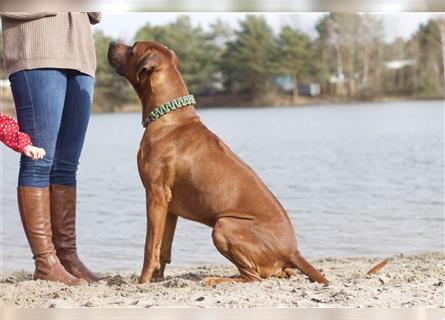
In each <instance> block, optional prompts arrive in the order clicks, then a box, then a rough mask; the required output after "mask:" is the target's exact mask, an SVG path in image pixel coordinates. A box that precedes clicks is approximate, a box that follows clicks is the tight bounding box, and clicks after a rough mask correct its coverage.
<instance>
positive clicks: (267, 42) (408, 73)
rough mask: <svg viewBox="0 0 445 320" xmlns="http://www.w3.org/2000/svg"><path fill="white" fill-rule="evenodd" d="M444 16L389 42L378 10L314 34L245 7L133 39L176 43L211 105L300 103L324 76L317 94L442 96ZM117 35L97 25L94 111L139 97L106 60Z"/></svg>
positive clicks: (147, 29) (324, 25)
mask: <svg viewBox="0 0 445 320" xmlns="http://www.w3.org/2000/svg"><path fill="white" fill-rule="evenodd" d="M295 19H298V16H295ZM444 24H445V22H444V20H440V19H430V20H429V21H428V22H427V23H425V24H421V25H419V27H418V29H417V30H416V32H415V33H414V34H413V35H412V36H411V38H410V39H407V40H404V39H402V38H397V39H395V40H394V41H392V42H390V43H388V42H386V41H385V39H384V38H385V32H384V26H383V22H382V20H381V19H380V18H379V16H378V15H369V14H338V13H330V14H327V15H325V16H323V17H322V18H321V19H320V20H319V21H318V23H317V24H316V37H312V38H311V37H310V36H309V35H308V34H305V33H304V32H302V31H300V30H299V29H298V28H295V27H293V26H292V25H287V26H283V27H282V28H281V29H280V30H279V32H273V30H272V28H271V27H270V26H269V25H268V23H267V21H266V20H265V18H264V16H262V15H247V16H246V17H245V19H244V20H242V21H240V24H239V28H238V29H236V30H234V29H232V28H231V27H230V26H229V25H228V24H226V23H225V22H224V21H223V20H220V19H218V20H215V22H214V23H213V24H212V25H211V26H210V28H209V30H204V29H203V28H202V27H200V26H193V24H192V23H191V21H190V18H189V17H188V16H187V15H184V16H180V17H178V18H177V20H176V21H174V22H172V23H169V24H165V25H162V26H154V25H151V24H150V23H147V24H145V25H144V26H143V27H141V28H140V29H139V30H138V31H137V32H136V34H135V35H134V37H133V40H134V41H144V40H150V41H159V42H161V43H163V44H165V45H167V46H168V47H169V48H171V49H172V50H174V51H175V52H176V54H177V55H178V57H179V58H180V60H181V73H182V75H183V77H184V81H185V82H186V84H187V86H188V88H189V91H190V92H191V93H193V94H195V95H197V96H201V97H207V100H206V101H209V103H208V105H210V106H211V105H212V101H213V100H212V99H214V100H215V99H219V100H221V99H222V104H223V105H239V104H242V103H245V102H246V101H249V100H250V101H255V102H256V104H268V105H276V104H282V103H283V101H287V102H286V103H291V104H292V103H298V101H299V99H300V98H301V97H300V96H299V85H300V84H303V83H317V84H320V85H321V88H322V90H321V96H320V97H319V99H323V98H326V99H331V98H336V95H337V94H338V91H332V90H330V89H329V88H331V87H332V86H345V85H348V86H352V85H353V88H354V90H353V91H348V92H349V94H347V95H346V96H344V97H343V98H344V99H372V98H376V97H377V98H378V97H384V96H408V97H415V98H419V97H420V98H437V97H443V96H444V91H445V90H444V86H445V81H444V61H443V54H444V45H445V44H444V43H443V41H444V40H442V38H444V39H445V35H444V32H445V26H444ZM113 40H118V39H113V38H111V37H110V36H108V35H106V34H105V33H104V32H102V31H97V32H95V41H96V52H97V61H98V66H97V74H96V96H95V110H96V111H119V110H121V109H122V108H124V107H125V106H128V105H131V104H137V101H136V96H135V94H134V93H133V91H132V89H131V88H130V86H129V84H128V83H127V81H126V80H125V79H124V78H122V77H119V76H118V75H116V74H115V73H114V71H113V70H112V69H111V67H110V66H109V65H108V62H107V50H108V44H109V42H110V41H113ZM0 49H1V50H3V48H2V42H0ZM2 65H3V64H2ZM280 77H281V78H283V77H285V78H286V79H288V80H289V81H290V82H289V83H290V84H291V88H283V87H282V86H280V85H279V82H278V81H277V79H279V78H280ZM348 88H349V89H350V88H351V87H348ZM349 89H348V90H349ZM271 94H272V99H271V98H270V97H271ZM233 97H235V98H233ZM236 97H240V99H236ZM241 97H242V99H241ZM282 98H285V99H284V100H283V99H282ZM286 99H287V100H286ZM244 105H245V104H244Z"/></svg>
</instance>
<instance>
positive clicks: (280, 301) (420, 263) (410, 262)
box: [0, 252, 445, 308]
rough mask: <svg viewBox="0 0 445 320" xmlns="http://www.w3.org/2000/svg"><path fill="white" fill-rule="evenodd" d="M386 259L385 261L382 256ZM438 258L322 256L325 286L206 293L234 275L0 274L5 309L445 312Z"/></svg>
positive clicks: (287, 284) (284, 282) (203, 270)
mask: <svg viewBox="0 0 445 320" xmlns="http://www.w3.org/2000/svg"><path fill="white" fill-rule="evenodd" d="M385 258H387V257H385ZM444 258H445V254H443V253H433V252H429V253H423V254H418V255H409V256H408V255H406V256H405V255H397V256H394V257H390V261H389V263H388V264H387V265H386V266H385V267H384V268H383V269H382V270H381V271H380V272H379V273H377V274H376V275H372V276H369V275H367V274H366V273H367V271H368V270H369V269H371V268H372V267H373V266H374V265H375V264H377V263H379V262H380V261H382V260H383V258H369V257H359V258H324V259H319V260H314V261H312V263H313V264H314V265H315V266H316V267H317V268H318V269H321V271H322V273H323V274H325V275H326V276H327V277H328V278H329V280H330V281H331V284H330V285H327V286H326V285H321V284H317V283H312V282H310V281H309V280H308V279H307V277H305V276H303V275H302V274H300V273H297V275H295V276H293V277H292V278H290V279H277V278H273V279H267V280H264V281H262V282H255V283H248V284H240V283H228V284H223V285H220V286H217V287H213V288H212V287H206V286H204V285H202V283H201V280H202V279H203V278H205V277H209V276H223V275H224V276H234V275H237V270H236V269H235V268H232V267H228V266H221V265H203V266H196V267H192V268H168V267H167V270H166V278H165V280H163V281H160V282H156V283H152V284H148V285H146V284H144V285H139V284H137V273H126V274H124V273H121V274H117V273H112V272H109V273H104V274H102V276H104V279H102V280H101V281H99V282H97V283H93V284H89V285H84V286H79V287H68V286H65V285H63V284H60V283H54V282H48V281H41V280H38V281H33V280H31V278H32V274H31V273H30V272H23V271H22V272H13V273H5V274H2V275H1V279H0V285H1V293H0V294H1V296H0V297H1V300H2V302H3V304H4V306H6V307H41V308H59V307H135V308H155V307H222V308H233V307H237V308H238V307H239V308H251V307H356V308H368V307H403V308H410V307H442V308H443V307H445V304H444V280H445V279H444V275H445V272H444V271H445V268H444V267H445V263H444V261H445V259H444Z"/></svg>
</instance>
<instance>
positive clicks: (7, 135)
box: [0, 113, 31, 153]
mask: <svg viewBox="0 0 445 320" xmlns="http://www.w3.org/2000/svg"><path fill="white" fill-rule="evenodd" d="M0 141H1V142H3V143H4V144H5V145H7V146H8V147H10V148H11V149H12V150H14V151H17V152H20V153H22V152H23V149H25V147H26V146H28V145H30V144H31V138H30V137H29V136H28V135H27V134H26V133H23V132H20V131H19V125H18V124H17V122H15V121H14V119H12V118H11V117H8V116H7V115H4V114H1V113H0Z"/></svg>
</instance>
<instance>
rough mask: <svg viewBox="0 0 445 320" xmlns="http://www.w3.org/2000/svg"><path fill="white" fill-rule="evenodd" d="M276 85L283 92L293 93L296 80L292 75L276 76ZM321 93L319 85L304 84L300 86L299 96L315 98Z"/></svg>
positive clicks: (312, 83)
mask: <svg viewBox="0 0 445 320" xmlns="http://www.w3.org/2000/svg"><path fill="white" fill-rule="evenodd" d="M273 81H274V83H275V85H276V86H277V87H278V88H280V89H281V90H283V91H286V92H292V91H293V90H294V86H295V84H294V78H293V77H292V76H291V75H280V76H274V78H273ZM320 93H321V86H320V84H319V83H314V82H310V83H302V84H299V85H298V94H299V95H301V96H308V97H315V96H319V95H320Z"/></svg>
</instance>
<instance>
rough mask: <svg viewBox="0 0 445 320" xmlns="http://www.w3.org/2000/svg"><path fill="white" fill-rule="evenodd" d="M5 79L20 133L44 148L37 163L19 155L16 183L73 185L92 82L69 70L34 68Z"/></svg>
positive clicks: (87, 77) (86, 121)
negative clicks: (11, 94) (12, 100)
mask: <svg viewBox="0 0 445 320" xmlns="http://www.w3.org/2000/svg"><path fill="white" fill-rule="evenodd" d="M9 80H10V82H11V89H12V93H13V96H14V102H15V106H16V112H17V121H18V123H19V126H20V130H21V131H22V132H25V133H27V134H29V135H30V137H31V140H32V143H33V145H34V146H36V147H41V148H44V149H45V150H46V156H45V157H44V158H43V159H41V160H32V159H30V158H28V157H26V156H25V155H23V154H22V156H21V159H20V171H19V179H18V185H19V186H26V187H36V188H45V187H47V186H48V185H49V184H50V183H51V184H62V185H67V186H75V185H76V171H77V167H78V165H79V158H80V154H81V152H82V147H83V143H84V140H85V133H86V130H87V126H88V120H89V117H90V113H91V106H92V98H93V88H94V78H93V77H91V76H89V75H86V74H83V73H80V72H78V71H75V70H70V69H33V70H23V71H19V72H16V73H14V74H12V75H11V76H10V77H9Z"/></svg>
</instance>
